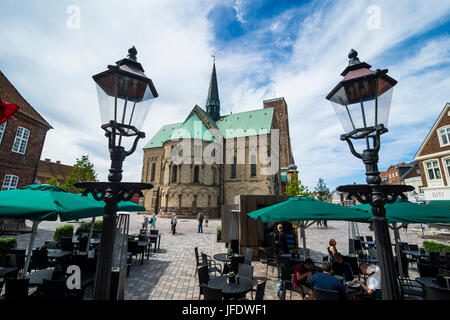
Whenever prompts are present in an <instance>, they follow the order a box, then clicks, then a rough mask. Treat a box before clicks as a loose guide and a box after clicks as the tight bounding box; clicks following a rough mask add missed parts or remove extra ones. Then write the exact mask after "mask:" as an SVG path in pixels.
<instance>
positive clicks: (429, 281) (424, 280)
mask: <svg viewBox="0 0 450 320" xmlns="http://www.w3.org/2000/svg"><path fill="white" fill-rule="evenodd" d="M416 281H417V282H419V283H420V284H422V285H423V286H425V287H431V288H434V289H437V290H439V291H441V292H442V291H444V295H445V296H446V297H443V298H445V300H447V299H448V297H450V288H449V287H443V286H441V285H440V284H437V283H436V282H435V281H436V279H435V278H430V277H417V278H416ZM425 291H426V288H425Z"/></svg>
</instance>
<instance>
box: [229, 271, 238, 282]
mask: <svg viewBox="0 0 450 320" xmlns="http://www.w3.org/2000/svg"><path fill="white" fill-rule="evenodd" d="M235 282H236V274H235V273H234V272H233V271H231V272H229V273H228V283H235Z"/></svg>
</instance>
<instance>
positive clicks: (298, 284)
mask: <svg viewBox="0 0 450 320" xmlns="http://www.w3.org/2000/svg"><path fill="white" fill-rule="evenodd" d="M313 267H314V262H313V261H312V260H311V259H309V258H308V259H306V260H305V262H301V263H299V264H298V265H297V267H295V270H294V276H293V279H292V282H293V284H294V289H295V290H296V291H299V292H301V293H302V294H303V295H307V294H308V291H309V288H308V287H307V285H306V280H307V278H308V276H312V275H313V271H312V269H313Z"/></svg>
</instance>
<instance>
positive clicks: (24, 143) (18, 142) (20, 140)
mask: <svg viewBox="0 0 450 320" xmlns="http://www.w3.org/2000/svg"><path fill="white" fill-rule="evenodd" d="M21 129H22V134H20V135H19V132H20V130H21ZM26 133H27V136H26V137H25V134H26ZM29 140H30V130H28V129H27V128H25V127H18V128H17V132H16V138H15V139H14V144H13V147H12V152H16V153H20V154H25V153H26V152H27V147H28V141H29ZM22 147H23V152H22V151H21V149H22Z"/></svg>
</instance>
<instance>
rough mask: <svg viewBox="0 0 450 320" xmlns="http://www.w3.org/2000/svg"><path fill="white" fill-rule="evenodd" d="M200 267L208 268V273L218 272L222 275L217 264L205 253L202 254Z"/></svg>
mask: <svg viewBox="0 0 450 320" xmlns="http://www.w3.org/2000/svg"><path fill="white" fill-rule="evenodd" d="M201 256H202V265H206V266H208V272H209V273H211V272H218V273H219V274H221V273H222V268H221V267H220V265H219V264H217V263H216V261H215V260H213V259H211V257H210V256H208V255H207V254H206V253H204V252H202V253H201Z"/></svg>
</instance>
